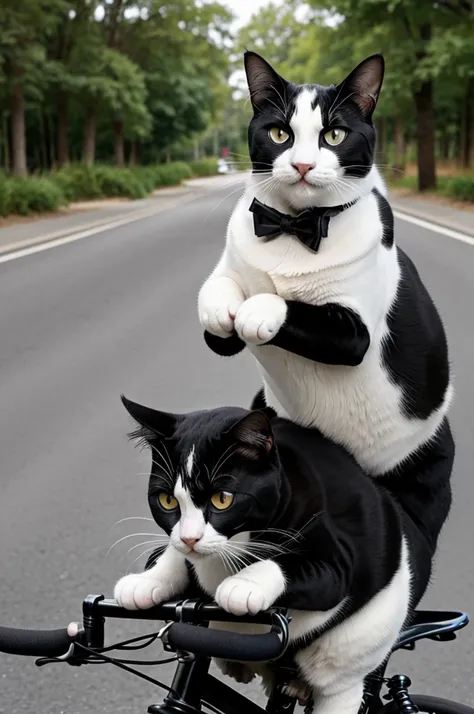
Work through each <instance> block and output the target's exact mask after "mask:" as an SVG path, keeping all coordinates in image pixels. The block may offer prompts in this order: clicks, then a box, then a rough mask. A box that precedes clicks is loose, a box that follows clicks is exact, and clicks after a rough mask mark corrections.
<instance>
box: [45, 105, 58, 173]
mask: <svg viewBox="0 0 474 714" xmlns="http://www.w3.org/2000/svg"><path fill="white" fill-rule="evenodd" d="M46 123H47V125H48V138H49V142H48V143H49V165H50V168H51V169H53V170H54V169H55V168H56V132H55V131H54V128H55V127H54V119H53V116H52V114H51V112H50V111H48V113H47V115H46Z"/></svg>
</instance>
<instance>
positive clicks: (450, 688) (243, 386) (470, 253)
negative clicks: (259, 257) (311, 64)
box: [0, 188, 474, 714]
mask: <svg viewBox="0 0 474 714" xmlns="http://www.w3.org/2000/svg"><path fill="white" fill-rule="evenodd" d="M231 190H232V189H230V188H227V189H225V190H224V191H222V190H220V191H218V190H209V191H208V192H207V193H205V194H204V195H203V196H202V197H200V198H199V199H197V200H195V201H192V202H188V203H185V204H183V205H182V206H179V207H177V208H174V209H172V210H169V211H165V212H162V213H160V214H159V215H157V216H155V217H153V218H148V219H144V220H141V221H138V222H136V223H133V224H130V225H127V226H124V227H122V228H117V229H114V230H113V231H107V232H104V233H102V234H100V235H97V236H94V237H91V238H88V239H85V240H81V241H78V242H75V243H71V244H69V245H64V246H62V247H58V248H54V249H51V250H47V251H45V252H43V253H38V254H36V255H32V256H30V257H24V258H21V259H19V260H15V261H13V262H9V263H5V264H2V265H0V340H1V343H0V384H1V389H0V419H1V428H0V449H1V451H0V453H1V476H0V564H1V574H2V577H1V579H0V623H1V624H6V625H14V626H15V625H16V626H32V627H35V626H36V627H51V628H54V627H61V626H64V625H66V624H67V623H68V622H69V621H70V620H72V619H75V618H78V617H79V616H80V606H81V602H82V599H83V597H84V596H85V595H86V594H87V593H89V592H105V593H107V594H110V593H111V592H112V587H113V583H114V582H115V580H116V579H117V578H118V577H119V576H120V575H122V574H123V573H125V572H126V570H127V568H128V567H129V566H131V564H132V561H133V559H134V558H135V557H136V555H138V554H139V552H140V549H136V550H133V551H132V552H131V553H127V550H128V548H129V547H131V545H132V544H133V545H135V544H137V543H139V542H140V541H141V540H142V541H143V540H149V539H150V538H151V537H152V536H137V537H136V538H130V539H127V540H125V541H123V542H122V543H121V544H119V545H118V546H117V547H116V548H115V549H114V550H113V551H112V552H111V554H109V555H108V556H107V555H106V554H107V550H108V548H109V547H110V546H111V545H112V544H113V543H114V541H115V540H117V539H118V538H121V537H122V536H125V535H127V534H132V533H134V532H143V533H148V532H152V531H151V530H150V526H151V525H152V524H151V523H149V522H148V521H139V520H136V521H134V520H130V521H126V522H124V523H121V524H118V525H114V524H116V522H117V521H118V520H120V519H123V518H126V517H132V516H133V517H136V516H148V515H149V514H148V512H147V505H146V476H145V475H137V473H139V472H140V473H142V474H144V473H145V472H146V471H147V469H148V463H147V462H146V459H145V457H144V455H141V454H140V453H139V452H137V451H135V450H134V449H133V448H132V446H131V445H130V444H129V443H128V442H127V439H126V436H125V434H126V432H127V430H128V428H129V426H130V422H129V421H128V418H127V415H126V413H125V411H124V409H123V408H122V406H121V404H120V400H119V395H120V393H121V392H124V393H125V394H126V395H127V396H129V397H130V398H132V399H136V400H138V401H140V400H142V401H143V402H145V403H148V404H150V405H153V406H156V407H158V408H163V409H170V410H176V411H179V410H187V409H194V408H202V407H211V406H215V405H219V404H222V403H234V404H241V405H247V404H248V403H249V401H250V399H251V397H252V395H253V393H254V391H255V390H256V388H257V386H258V378H257V374H256V370H255V368H254V367H253V364H252V362H251V359H250V357H249V356H246V355H241V356H239V357H237V358H235V359H234V360H232V361H225V360H221V359H219V358H217V357H215V356H214V355H213V354H212V353H210V352H209V351H208V350H207V349H206V347H205V345H204V343H203V341H202V338H201V329H200V327H199V325H198V321H197V316H196V309H195V303H196V294H197V291H198V288H199V286H200V284H201V282H202V280H203V279H204V278H205V277H206V275H207V273H208V272H209V271H210V269H211V268H212V266H213V265H214V262H215V260H216V258H217V256H218V253H219V251H220V249H221V246H222V241H223V234H224V229H225V224H226V221H227V219H228V216H229V214H230V211H231V209H232V206H233V204H234V202H235V200H236V197H237V194H234V195H231V196H229V197H228V198H225V196H226V194H227V193H230V191H231ZM397 229H398V237H399V242H400V244H401V245H402V246H403V247H404V248H405V249H406V250H407V251H408V252H409V254H410V255H411V256H412V257H413V259H414V260H415V262H416V263H417V265H418V268H419V270H420V272H421V274H422V276H423V278H424V279H425V280H426V283H427V284H428V286H429V288H430V289H431V291H432V293H433V295H434V297H435V299H436V301H437V303H438V305H439V307H440V310H441V312H442V314H443V317H444V319H445V322H446V325H447V329H448V334H449V339H450V343H451V356H452V361H453V368H454V372H455V374H456V386H457V398H456V402H455V405H454V408H453V411H452V423H453V427H454V431H455V433H456V436H457V445H458V451H457V461H456V474H455V478H454V485H455V506H454V508H453V511H452V516H451V518H450V521H449V523H448V525H447V527H446V529H445V531H444V535H443V538H442V541H441V545H440V550H439V557H438V559H437V565H436V571H435V577H434V579H433V584H432V587H431V589H430V591H429V594H428V595H427V597H426V599H425V604H426V606H430V607H438V608H443V609H455V608H459V609H466V610H468V611H469V610H471V611H472V612H473V613H474V568H473V556H472V554H473V543H474V518H473V516H472V508H473V503H474V478H473V474H472V470H473V469H472V464H473V461H474V445H473V434H474V429H473V427H474V416H473V408H472V405H473V403H474V380H473V378H472V367H471V362H472V356H473V355H474V330H473V325H474V322H473V309H474V281H473V275H474V249H473V247H472V246H469V245H466V244H463V243H460V242H457V241H455V240H452V239H450V238H448V237H445V236H441V235H439V234H437V233H435V232H432V231H428V230H425V229H421V228H418V227H415V226H413V225H411V224H409V223H406V222H405V221H398V225H397ZM136 566H137V564H135V566H134V567H136ZM109 631H110V632H111V635H114V636H115V635H117V636H120V635H122V634H127V635H128V634H129V633H134V632H142V631H143V627H138V626H136V625H134V624H133V623H126V624H123V623H122V624H121V625H120V627H119V626H117V625H114V626H112V627H111V628H110V630H109ZM473 653H474V627H473V628H471V631H469V629H467V630H465V631H464V632H462V633H461V635H460V637H459V639H458V640H457V641H456V642H453V643H446V644H439V643H428V644H421V645H420V646H419V647H417V650H416V651H415V652H414V653H403V655H399V656H398V657H397V659H396V664H397V665H400V666H401V667H402V669H403V671H405V672H406V673H408V674H410V676H411V677H412V678H413V680H414V682H415V687H414V690H416V691H423V692H424V693H430V694H439V695H441V696H447V697H449V696H452V697H457V698H458V699H460V700H464V701H465V702H466V703H473V702H474V658H473ZM154 654H155V655H159V651H157V650H155V652H154ZM155 674H156V675H158V674H159V675H161V676H162V677H163V679H164V681H169V680H168V678H169V674H170V669H169V668H167V669H165V668H163V670H160V671H159V672H156V673H155ZM252 691H253V692H256V689H254V688H252ZM160 696H161V695H160V690H156V689H155V688H153V687H152V686H151V685H148V684H142V683H141V682H140V681H139V680H137V679H134V678H132V677H130V676H129V675H127V674H122V673H120V672H119V671H118V670H116V669H113V668H111V667H88V668H81V669H75V668H71V667H67V666H66V665H62V666H59V665H52V666H50V667H46V668H43V669H40V670H38V669H36V668H35V666H34V662H33V660H24V659H21V658H13V657H6V656H4V655H0V711H1V712H8V714H27V713H28V714H31V712H33V711H35V712H41V713H42V714H60V713H61V712H64V714H88V713H91V714H92V713H94V714H97V712H103V713H104V714H112V713H113V714H120V713H124V714H125V712H126V713H127V714H132V712H137V714H138V713H139V712H145V711H146V707H147V706H148V705H149V704H150V703H152V702H153V701H157V700H159V699H160ZM255 696H257V695H256V694H255Z"/></svg>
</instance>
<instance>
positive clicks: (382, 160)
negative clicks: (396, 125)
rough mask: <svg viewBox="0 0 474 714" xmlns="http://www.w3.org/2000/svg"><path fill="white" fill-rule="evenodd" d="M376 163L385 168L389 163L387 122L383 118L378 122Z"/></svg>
mask: <svg viewBox="0 0 474 714" xmlns="http://www.w3.org/2000/svg"><path fill="white" fill-rule="evenodd" d="M376 130H377V141H376V154H375V155H376V161H375V163H377V164H381V165H382V166H385V165H386V163H387V120H386V119H385V118H384V117H382V118H381V119H378V120H377V122H376Z"/></svg>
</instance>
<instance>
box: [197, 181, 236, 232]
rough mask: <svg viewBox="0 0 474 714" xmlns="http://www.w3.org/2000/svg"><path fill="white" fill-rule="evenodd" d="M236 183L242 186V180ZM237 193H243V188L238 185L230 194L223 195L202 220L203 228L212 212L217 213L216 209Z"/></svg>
mask: <svg viewBox="0 0 474 714" xmlns="http://www.w3.org/2000/svg"><path fill="white" fill-rule="evenodd" d="M238 183H239V184H242V183H243V181H242V179H239V182H238ZM239 191H242V192H243V191H244V186H242V185H240V186H239V188H236V189H235V190H234V191H231V192H230V193H228V194H227V195H225V196H224V198H223V199H222V200H220V201H219V203H218V204H217V205H215V206H214V208H212V210H211V211H209V213H208V214H207V216H206V218H205V219H204V222H203V226H205V225H206V223H207V221H208V220H209V218H210V217H211V216H212V214H213V213H214V211H217V209H218V208H219V207H220V206H222V204H223V203H224V201H227V199H228V198H230V197H231V196H233V195H234V193H238V192H239Z"/></svg>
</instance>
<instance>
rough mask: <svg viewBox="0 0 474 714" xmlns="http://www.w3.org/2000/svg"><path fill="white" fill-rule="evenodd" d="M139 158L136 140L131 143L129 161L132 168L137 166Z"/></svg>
mask: <svg viewBox="0 0 474 714" xmlns="http://www.w3.org/2000/svg"><path fill="white" fill-rule="evenodd" d="M137 158H138V142H137V141H136V139H134V140H133V141H131V142H130V158H129V160H128V163H129V165H130V166H131V168H134V167H135V166H136V165H137Z"/></svg>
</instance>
